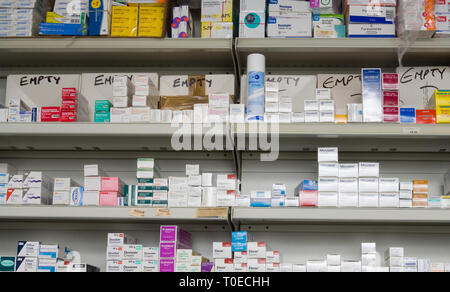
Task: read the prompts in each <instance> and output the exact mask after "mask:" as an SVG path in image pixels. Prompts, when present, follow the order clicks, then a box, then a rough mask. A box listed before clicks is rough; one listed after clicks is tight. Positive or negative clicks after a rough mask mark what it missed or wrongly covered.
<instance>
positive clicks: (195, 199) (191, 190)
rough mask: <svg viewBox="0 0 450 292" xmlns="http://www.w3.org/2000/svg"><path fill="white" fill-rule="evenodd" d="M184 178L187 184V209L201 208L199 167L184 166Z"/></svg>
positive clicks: (195, 165) (193, 165)
mask: <svg viewBox="0 0 450 292" xmlns="http://www.w3.org/2000/svg"><path fill="white" fill-rule="evenodd" d="M186 177H187V183H188V207H194V208H198V207H201V206H202V176H201V174H200V165H198V164H186Z"/></svg>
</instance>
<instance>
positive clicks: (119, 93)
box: [100, 75, 134, 123]
mask: <svg viewBox="0 0 450 292" xmlns="http://www.w3.org/2000/svg"><path fill="white" fill-rule="evenodd" d="M133 94H134V87H133V84H132V82H131V80H130V78H128V76H118V75H116V76H114V81H113V109H111V112H112V111H113V110H114V109H121V110H125V111H128V115H126V114H125V115H124V116H125V118H121V119H120V120H119V121H114V122H122V123H127V122H130V121H131V111H130V108H129V106H130V100H131V98H132V96H133ZM107 118H108V119H109V118H110V113H109V112H108V113H107ZM126 118H128V120H127V119H126ZM100 122H101V120H100Z"/></svg>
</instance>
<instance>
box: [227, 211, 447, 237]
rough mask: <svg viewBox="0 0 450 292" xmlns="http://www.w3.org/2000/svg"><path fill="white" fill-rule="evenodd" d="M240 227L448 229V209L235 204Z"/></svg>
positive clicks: (281, 229)
mask: <svg viewBox="0 0 450 292" xmlns="http://www.w3.org/2000/svg"><path fill="white" fill-rule="evenodd" d="M232 216H233V217H232V218H233V222H234V223H235V224H237V225H238V226H240V229H242V230H249V231H251V230H253V231H300V230H302V231H311V232H317V231H328V232H368V231H373V232H414V233H416V232H417V233H450V211H448V210H441V209H386V208H380V209H377V208H374V209H370V208H352V209H346V208H234V209H233V215H232Z"/></svg>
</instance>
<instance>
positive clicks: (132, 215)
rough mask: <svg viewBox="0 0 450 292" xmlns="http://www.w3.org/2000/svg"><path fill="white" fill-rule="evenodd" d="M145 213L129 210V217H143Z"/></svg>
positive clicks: (143, 211) (139, 210)
mask: <svg viewBox="0 0 450 292" xmlns="http://www.w3.org/2000/svg"><path fill="white" fill-rule="evenodd" d="M146 213H147V212H146V211H145V210H142V209H131V210H130V216H131V217H145V214H146Z"/></svg>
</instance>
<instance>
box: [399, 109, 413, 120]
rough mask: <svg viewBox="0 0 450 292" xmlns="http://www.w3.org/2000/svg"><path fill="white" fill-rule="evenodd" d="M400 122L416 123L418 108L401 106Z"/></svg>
mask: <svg viewBox="0 0 450 292" xmlns="http://www.w3.org/2000/svg"><path fill="white" fill-rule="evenodd" d="M400 123H403V124H415V123H416V109H415V108H400Z"/></svg>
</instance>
